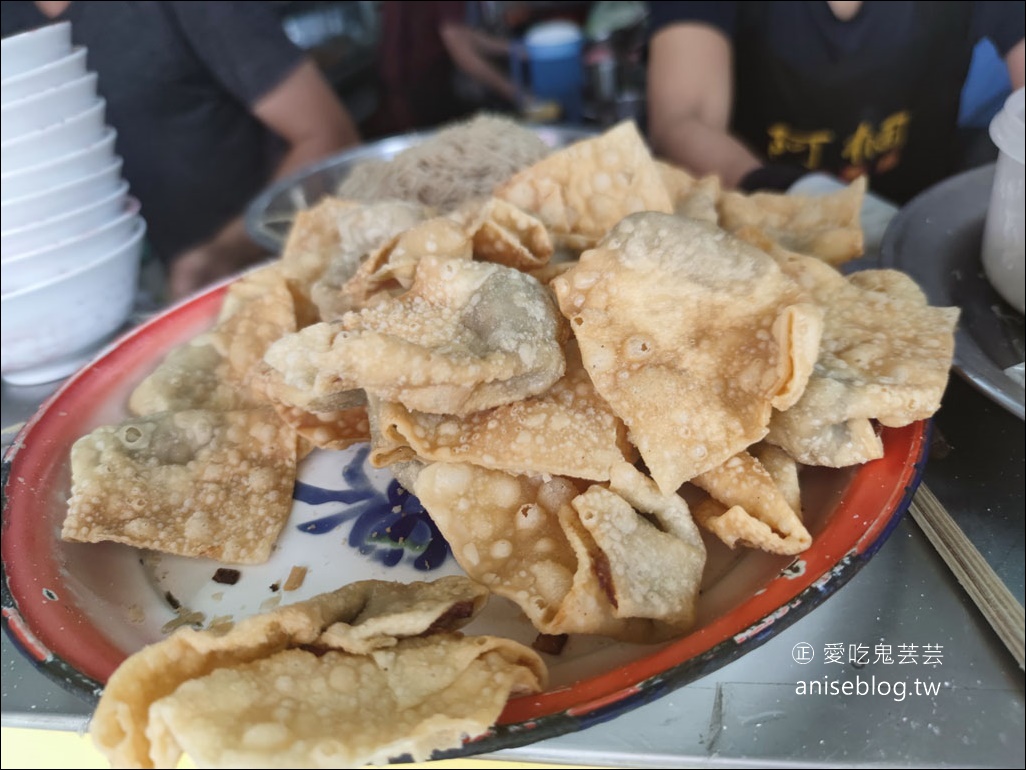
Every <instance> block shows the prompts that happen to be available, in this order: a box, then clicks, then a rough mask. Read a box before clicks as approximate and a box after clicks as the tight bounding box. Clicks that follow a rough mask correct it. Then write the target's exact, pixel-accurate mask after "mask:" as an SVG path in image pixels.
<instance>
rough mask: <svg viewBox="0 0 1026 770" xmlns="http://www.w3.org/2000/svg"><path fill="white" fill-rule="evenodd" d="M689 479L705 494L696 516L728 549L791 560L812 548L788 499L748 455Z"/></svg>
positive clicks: (803, 526)
mask: <svg viewBox="0 0 1026 770" xmlns="http://www.w3.org/2000/svg"><path fill="white" fill-rule="evenodd" d="M691 481H692V483H693V484H694V485H695V486H697V487H700V488H701V489H704V490H705V491H706V492H708V493H709V496H710V499H709V500H705V501H703V502H701V503H699V504H698V505H696V506H695V509H694V512H695V518H696V519H697V520H698V523H699V524H701V525H702V526H703V527H705V528H706V529H708V530H709V531H711V532H712V533H713V534H715V535H716V536H717V537H718V538H720V540H722V541H723V542H725V543H726V544H727V545H729V546H730V547H731V548H733V547H734V546H735V545H737V544H742V545H747V546H750V547H753V548H759V549H761V550H763V551H769V552H770V553H779V554H786V555H789V556H790V555H794V554H798V553H801V552H802V551H804V550H806V549H807V548H808V547H809V546H810V545H812V537H811V535H809V531H808V530H807V529H806V528H805V525H804V524H802V520H801V516H800V515H799V513H798V511H797V510H795V509H794V508H793V507H792V506H791V504H790V503H789V502H788V499H787V498H788V495H785V494H784V492H783V491H782V490H781V489H780V488H779V487H778V486H777V483H776V481H775V480H774V478H773V477H772V476H771V475H770V474H769V472H768V471H767V470H766V468H765V466H763V464H762V463H761V462H759V461H758V460H757V459H755V458H754V457H753V456H752V455H751V454H749V453H748V452H741V453H740V454H737V455H735V456H734V457H731V458H730V459H729V460H727V462H725V463H723V465H720V466H719V467H717V468H713V469H712V470H709V471H706V472H705V473H702V474H700V475H698V476H696V477H695V478H694V479H692V480H691Z"/></svg>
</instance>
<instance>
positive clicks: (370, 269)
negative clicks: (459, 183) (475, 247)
mask: <svg viewBox="0 0 1026 770" xmlns="http://www.w3.org/2000/svg"><path fill="white" fill-rule="evenodd" d="M425 256H432V257H438V258H447V259H471V258H472V257H473V251H472V245H471V240H470V237H469V236H468V235H467V234H466V233H465V232H464V231H463V229H462V228H461V227H460V226H459V225H458V224H456V223H455V222H453V221H452V220H450V219H446V218H444V217H433V218H431V219H427V220H425V221H423V222H420V223H418V224H415V225H413V226H412V227H411V228H410V229H409V230H405V231H403V232H402V233H400V234H399V235H396V236H395V237H394V238H391V239H390V240H388V241H386V242H385V243H384V244H383V245H382V246H380V247H378V248H377V249H376V250H374V251H373V252H371V254H370V255H368V256H367V258H366V259H365V260H364V261H363V262H362V263H361V264H360V266H359V267H358V268H357V269H356V272H355V273H354V274H353V275H352V277H351V278H350V279H349V280H348V281H346V282H345V283H344V284H343V285H342V286H341V287H339V288H337V289H335V288H333V289H332V291H333V292H334V295H333V296H332V295H329V294H327V293H325V294H324V295H323V296H321V297H319V298H318V306H319V307H320V308H321V318H322V319H323V320H325V321H335V320H338V319H339V318H341V317H342V316H343V315H345V313H348V312H349V311H352V310H362V309H364V308H366V307H370V306H371V305H375V304H377V303H378V302H381V301H384V300H386V299H389V298H391V297H395V296H398V295H399V294H402V293H403V292H404V291H406V290H407V289H409V288H410V286H412V285H413V276H414V274H415V273H416V271H417V263H418V262H420V259H421V257H425Z"/></svg>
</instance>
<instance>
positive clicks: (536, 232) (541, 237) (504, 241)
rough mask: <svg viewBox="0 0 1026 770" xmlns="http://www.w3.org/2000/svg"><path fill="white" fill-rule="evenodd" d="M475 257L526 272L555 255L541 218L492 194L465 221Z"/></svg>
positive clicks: (550, 238)
mask: <svg viewBox="0 0 1026 770" xmlns="http://www.w3.org/2000/svg"><path fill="white" fill-rule="evenodd" d="M466 229H467V233H468V234H469V235H470V237H471V239H472V240H473V242H474V257H475V258H476V259H481V260H484V261H485V262H498V263H499V264H500V265H506V266H507V267H515V268H516V269H518V270H523V271H525V272H527V271H530V270H533V269H536V268H539V267H542V266H543V265H545V264H547V263H548V261H549V259H551V258H552V254H553V251H554V248H553V244H552V237H551V236H550V235H549V231H548V230H546V229H545V225H543V224H542V222H541V220H539V219H537V218H536V217H534V216H532V215H531V214H528V213H527V212H526V211H521V210H520V209H518V208H517V207H516V206H514V205H512V204H511V203H508V202H506V201H504V200H502V199H501V198H490V199H489V200H487V201H486V202H485V203H484V204H483V205H482V206H481V207H480V208H477V210H476V211H475V212H474V215H473V217H472V218H471V221H470V222H469V223H468V224H467V225H466Z"/></svg>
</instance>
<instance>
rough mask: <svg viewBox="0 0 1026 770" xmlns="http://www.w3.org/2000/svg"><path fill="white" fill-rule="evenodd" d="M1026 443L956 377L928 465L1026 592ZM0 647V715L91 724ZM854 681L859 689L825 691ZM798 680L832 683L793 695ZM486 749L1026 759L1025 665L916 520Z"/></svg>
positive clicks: (1000, 568) (8, 413)
mask: <svg viewBox="0 0 1026 770" xmlns="http://www.w3.org/2000/svg"><path fill="white" fill-rule="evenodd" d="M52 389H53V388H52V386H50V387H49V388H47V387H41V388H32V389H15V388H10V387H9V386H7V385H4V389H3V399H2V402H3V403H2V406H3V412H2V419H3V425H5V426H7V425H11V424H13V423H16V422H18V421H21V420H24V419H26V418H27V417H28V416H30V415H31V413H32V412H33V411H34V409H35V406H36V404H38V403H39V402H40V401H41V400H42V399H43V398H45V396H46V395H47V393H48V391H49V390H52ZM1024 443H1026V442H1024V430H1023V423H1022V422H1021V421H1019V420H1018V419H1016V418H1015V417H1013V416H1012V415H1010V414H1008V413H1006V412H1005V411H1004V410H1002V409H1001V408H1000V407H997V406H995V405H994V404H992V403H991V402H990V401H988V400H987V399H986V398H984V397H983V396H981V395H980V394H978V393H977V392H976V391H974V390H973V389H972V388H971V387H970V386H968V385H967V384H965V383H964V382H962V381H961V380H960V379H957V378H955V379H953V380H952V382H951V385H950V386H949V389H948V393H947V394H946V395H945V399H944V407H943V408H942V409H941V411H940V413H939V414H938V415H937V417H936V418H935V431H934V452H933V455H934V456H933V457H932V458H931V460H930V461H929V463H928V464H927V468H926V473H925V481H926V483H927V484H928V485H929V486H930V487H931V489H932V490H933V491H934V493H935V494H936V495H937V496H938V498H940V500H941V502H943V503H944V504H945V506H946V507H947V508H948V510H949V511H950V512H951V514H952V515H953V516H954V517H955V518H956V520H957V521H958V522H959V524H960V525H961V526H962V528H963V529H964V531H966V533H967V534H968V535H969V537H970V538H971V539H972V540H973V542H974V543H975V544H976V546H977V547H978V548H979V549H980V551H981V552H982V553H983V554H984V555H985V556H986V557H987V558H988V560H989V561H990V563H991V565H992V566H993V567H994V569H995V570H996V571H997V572H998V574H999V575H1000V576H1001V577H1002V579H1003V580H1004V581H1005V583H1006V585H1008V587H1009V588H1010V590H1011V591H1012V593H1013V594H1014V595H1015V596H1016V597H1017V598H1018V600H1019V602H1020V603H1021V602H1022V601H1023V593H1024V589H1023V561H1024V514H1023V508H1024V504H1023V503H1024ZM802 643H804V644H807V645H811V649H812V650H813V652H814V655H815V657H814V658H813V660H812V662H811V663H807V664H799V663H797V662H796V661H795V660H794V658H793V651H794V649H795V647H796V645H799V644H802ZM836 643H841V644H842V645H843V649H844V651H845V652H844V655H843V662H842V663H830V662H827V661H826V660H825V659H824V653H825V652H826V650H827V645H828V644H836ZM878 644H889V645H891V649H892V657H893V659H894V662H893V663H890V664H887V663H884V662H873V660H874V657H875V654H874V653H875V651H876V646H877V645H878ZM849 645H856V646H857V645H863V646H864V647H865V648H866V649H867V650H868V660H869V663H868V664H867V665H864V666H860V665H852V664H849V663H848V662H847V661H848V651H849ZM899 645H915V646H916V651H917V662H916V663H914V664H913V663H900V662H899V660H898V657H899V656H898V652H899ZM927 645H931V646H937V645H939V646H940V656H939V661H940V662H939V665H932V666H928V665H926V659H925V656H924V651H925V650H924V648H925V647H926V646H927ZM934 649H936V647H935V648H934ZM2 654H3V692H2V723H3V725H4V726H13V727H35V728H49V729H60V730H76V731H81V730H84V729H85V727H86V724H87V721H88V718H89V714H90V710H91V708H90V706H89V704H87V703H85V702H83V701H81V700H79V699H78V697H77V696H74V695H72V694H70V693H68V692H65V691H64V690H62V689H61V688H60V687H59V686H58V685H56V684H54V683H53V682H52V681H51V680H49V679H48V678H46V677H45V676H43V675H42V674H40V673H38V672H37V671H36V670H35V669H34V668H33V667H32V666H31V664H29V663H28V661H27V660H26V659H25V658H23V657H22V656H21V654H20V653H19V652H18V651H17V650H16V649H15V648H14V646H13V644H12V643H11V642H10V640H9V639H8V638H7V637H6V635H4V638H3V653H2ZM917 680H918V682H919V685H918V687H919V693H918V694H917V693H916V687H917V685H916V681H917ZM845 682H849V683H850V684H849V685H847V687H850V688H851V693H850V694H844V693H843V692H838V693H837V694H830V692H829V690H830V688H831V687H836V688H837V689H838V690H839V691H840V690H842V689H843V688H844V687H845V685H844V683H845ZM802 683H804V686H805V688H806V689H807V690H811V689H814V688H815V687H817V686H818V687H820V688H822V687H824V686H825V687H826V688H827V691H828V692H827V694H799V692H798V690H799V689H800V687H801V684H802ZM873 687H875V691H874V690H873V689H872V688H873ZM902 688H905V689H904V693H903V695H902V694H901V693H900V690H901V689H902ZM934 688H936V691H935V692H934V691H933V690H934ZM885 689H887V690H889V692H887V693H886V694H883V693H882V691H883V690H885ZM927 689H929V690H931V692H930V694H926V693H925V692H924V690H927ZM863 691H864V692H863ZM492 757H493V758H495V759H508V760H520V761H537V762H543V763H544V762H559V763H587V764H596V765H619V766H648V767H681V766H712V765H715V766H718V767H733V766H744V767H754V766H831V767H837V766H862V767H865V766H874V765H886V766H922V767H927V766H929V767H937V766H986V767H1022V766H1023V764H1024V679H1023V672H1022V670H1020V669H1019V667H1018V665H1017V664H1016V662H1015V661H1014V659H1013V658H1012V656H1011V654H1009V653H1008V651H1007V650H1006V649H1005V648H1004V647H1003V646H1002V644H1001V642H1000V641H999V640H998V638H997V636H996V635H995V634H994V633H993V631H992V630H991V628H990V626H989V625H988V624H987V622H986V621H985V620H984V618H983V616H982V615H981V614H980V612H979V611H978V610H977V608H976V607H975V605H973V603H972V602H971V601H970V600H969V598H968V597H967V595H966V593H965V592H964V591H963V590H962V588H961V587H960V586H959V585H958V583H957V581H956V580H955V579H954V578H953V577H952V575H951V573H950V572H949V571H948V569H947V567H946V566H945V565H944V563H943V562H942V561H941V559H940V558H939V557H938V556H937V555H936V553H935V552H934V551H933V549H932V547H931V546H930V544H929V542H928V541H927V540H926V538H925V537H924V535H923V534H922V532H921V531H920V530H919V529H918V527H917V526H916V525H915V524H914V523H913V522H912V520H911V519H910V518H908V517H906V518H905V519H904V520H903V521H902V522H901V524H900V525H899V526H898V527H897V529H896V530H895V531H894V533H893V534H892V535H891V537H890V539H889V540H888V541H887V542H886V543H885V544H884V546H883V547H882V548H881V550H880V552H879V553H878V554H877V555H876V556H875V557H874V558H873V559H872V561H871V562H870V563H869V564H868V565H867V566H866V567H865V568H864V569H863V570H862V571H861V572H860V573H859V574H857V575H856V576H855V577H854V578H853V579H852V581H851V582H850V583H849V584H848V585H847V586H845V587H844V588H842V589H841V590H840V591H839V592H838V593H837V594H836V595H835V596H833V597H832V598H830V599H829V600H828V601H827V602H826V603H825V604H824V605H822V606H821V607H819V608H818V609H816V610H814V611H813V612H812V613H810V614H809V615H808V616H807V617H805V618H803V619H801V620H799V621H798V622H797V623H795V624H794V625H793V626H791V627H790V628H788V629H787V630H786V631H784V632H782V633H781V634H779V635H778V636H776V637H774V638H773V639H771V640H770V641H769V642H767V643H766V644H765V645H763V646H762V647H760V648H759V649H757V650H755V651H753V652H751V653H749V654H748V655H745V656H744V657H742V658H740V659H739V660H737V661H735V662H733V663H731V664H729V665H727V666H725V667H724V668H722V669H720V670H719V671H716V672H714V673H713V674H711V675H709V676H706V677H705V678H703V679H700V680H698V681H697V682H695V683H693V684H691V685H689V686H687V687H684V688H682V689H679V690H677V691H675V692H672V693H670V694H668V695H666V696H664V697H663V698H661V699H659V700H656V701H654V702H652V703H650V704H647V705H645V706H642V707H640V708H638V709H636V710H634V711H631V712H629V713H627V714H624V715H622V716H620V717H618V718H616V719H613V720H611V721H608V722H605V723H602V724H598V725H595V726H593V727H590V728H589V729H586V730H583V731H581V732H578V733H572V734H567V735H564V736H560V737H557V738H553V739H549V740H546V741H542V742H539V743H535V744H532V745H529V746H525V747H521V748H517V749H511V750H508V751H502V752H498V753H496V754H494V755H492Z"/></svg>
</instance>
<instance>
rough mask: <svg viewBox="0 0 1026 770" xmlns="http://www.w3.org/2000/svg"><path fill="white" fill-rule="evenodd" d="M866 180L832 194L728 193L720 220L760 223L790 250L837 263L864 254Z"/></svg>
mask: <svg viewBox="0 0 1026 770" xmlns="http://www.w3.org/2000/svg"><path fill="white" fill-rule="evenodd" d="M865 192H866V179H865V177H859V178H858V179H856V180H855V181H854V182H852V183H851V184H850V185H848V187H847V188H845V189H844V190H841V191H839V192H836V193H830V194H828V195H819V196H811V195H785V194H779V193H755V194H754V195H746V194H744V193H739V192H725V193H723V194H722V195H721V196H720V199H719V214H720V225H721V226H722V227H723V228H724V229H725V230H729V231H730V232H734V231H736V230H739V229H742V228H744V227H757V228H758V229H760V230H762V231H763V232H764V233H765V234H766V235H767V236H768V237H769V238H771V239H772V240H774V241H775V242H777V243H779V244H780V245H781V246H783V247H784V248H786V249H790V250H791V251H796V252H798V253H800V254H808V255H811V256H814V257H818V258H819V259H822V260H823V261H825V262H828V263H830V264H831V265H839V264H841V263H843V262H847V261H848V260H850V259H854V258H855V257H858V256H860V255H861V254H862V249H863V237H862V225H861V224H860V221H859V215H860V213H861V211H862V199H863V197H864V195H865Z"/></svg>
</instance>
